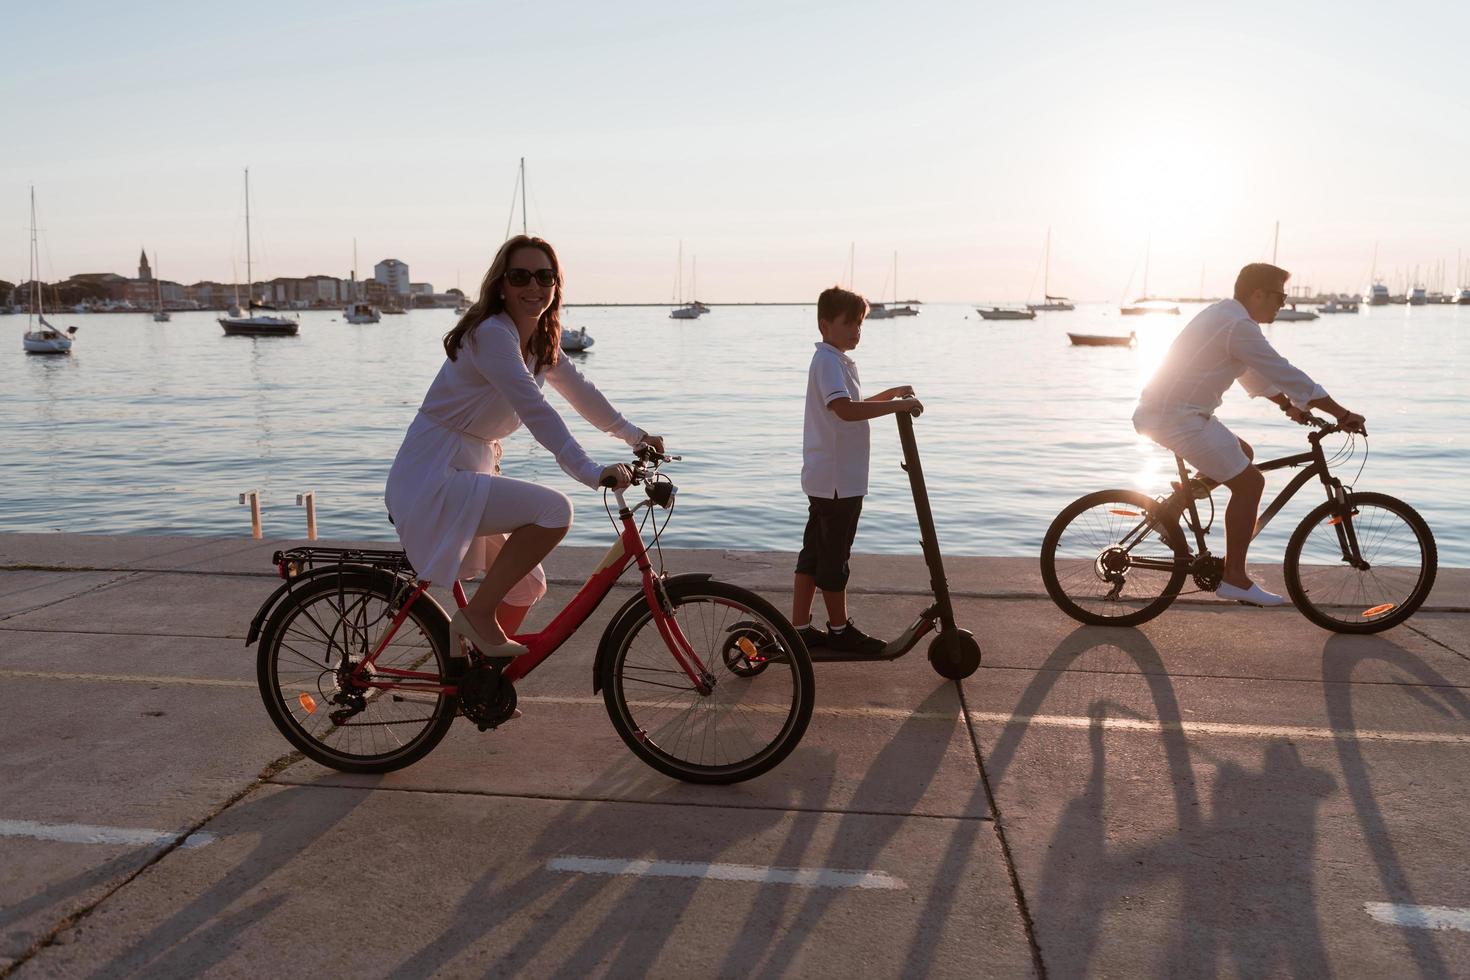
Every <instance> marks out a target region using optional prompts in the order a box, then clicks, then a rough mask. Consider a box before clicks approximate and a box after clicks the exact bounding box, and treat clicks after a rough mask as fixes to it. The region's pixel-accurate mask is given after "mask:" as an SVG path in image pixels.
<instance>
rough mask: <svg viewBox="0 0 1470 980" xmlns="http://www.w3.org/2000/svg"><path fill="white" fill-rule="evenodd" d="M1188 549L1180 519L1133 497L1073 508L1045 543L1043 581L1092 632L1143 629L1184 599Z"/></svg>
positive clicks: (1104, 496)
mask: <svg viewBox="0 0 1470 980" xmlns="http://www.w3.org/2000/svg"><path fill="white" fill-rule="evenodd" d="M1187 554H1188V549H1187V548H1186V547H1185V544H1184V535H1183V532H1181V531H1180V530H1179V524H1178V520H1177V518H1176V519H1174V520H1166V519H1165V517H1164V516H1163V515H1162V514H1161V513H1160V511H1159V506H1158V504H1156V503H1155V502H1154V501H1153V499H1152V498H1150V497H1146V496H1144V495H1143V494H1141V493H1137V492H1135V491H1133V490H1099V491H1097V492H1096V493H1090V494H1088V495H1087V496H1085V497H1080V498H1078V499H1077V500H1074V501H1072V503H1070V504H1068V505H1067V506H1066V507H1064V508H1063V509H1062V512H1061V513H1060V514H1058V515H1057V516H1056V519H1055V520H1054V521H1052V522H1051V527H1049V528H1048V529H1047V531H1046V537H1045V538H1044V539H1043V540H1042V543H1041V580H1042V581H1043V582H1044V583H1046V591H1047V594H1048V595H1050V596H1051V598H1052V601H1053V602H1055V603H1056V604H1057V607H1058V608H1059V609H1061V610H1062V612H1064V613H1066V614H1067V615H1068V616H1071V617H1072V618H1073V619H1075V620H1077V621H1078V622H1081V623H1087V624H1088V625H1089V626H1137V625H1138V624H1139V623H1144V622H1147V621H1148V620H1150V619H1153V618H1154V617H1155V616H1157V615H1158V614H1159V613H1161V612H1163V611H1164V610H1165V609H1167V608H1168V607H1169V604H1170V603H1171V602H1173V601H1174V599H1175V598H1176V597H1178V595H1179V589H1180V587H1181V586H1182V585H1183V584H1184V577H1185V575H1186V574H1187V572H1188V563H1187V561H1186V560H1181V559H1184V558H1186V556H1187Z"/></svg>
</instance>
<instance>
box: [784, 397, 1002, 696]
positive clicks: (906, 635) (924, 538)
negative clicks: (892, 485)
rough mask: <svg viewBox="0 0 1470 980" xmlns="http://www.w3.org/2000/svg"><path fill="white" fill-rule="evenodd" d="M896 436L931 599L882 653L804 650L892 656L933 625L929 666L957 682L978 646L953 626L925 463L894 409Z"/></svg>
mask: <svg viewBox="0 0 1470 980" xmlns="http://www.w3.org/2000/svg"><path fill="white" fill-rule="evenodd" d="M894 418H895V419H897V420H898V438H899V441H900V442H901V443H902V444H903V469H904V472H906V473H908V475H909V487H910V489H912V490H913V492H914V513H915V514H916V515H917V516H918V518H919V540H920V542H921V543H922V544H923V546H924V563H925V564H926V565H928V566H929V591H930V592H932V593H933V594H934V601H933V602H932V603H930V605H929V606H928V608H926V609H925V610H924V611H923V612H921V613H919V616H918V618H917V619H915V620H914V622H913V625H911V626H910V627H909V628H908V629H906V630H904V631H903V632H902V633H900V634H899V635H898V638H897V639H895V640H893V641H892V642H890V643H889V644H888V645H887V646H886V647H884V648H883V652H882V653H877V654H871V655H868V656H864V655H862V654H854V653H845V652H842V651H838V650H829V649H827V648H826V647H816V648H814V649H812V650H809V651H808V652H809V653H810V654H811V659H812V662H813V663H831V662H838V661H842V662H849V663H850V662H854V661H859V660H862V661H867V660H897V659H898V658H899V657H902V656H903V655H904V654H906V653H908V652H909V651H910V650H912V649H913V648H914V647H915V646H916V645H917V644H918V642H919V641H920V640H921V639H923V638H924V636H925V634H927V633H929V632H930V631H931V630H933V629H935V628H936V624H937V628H938V630H939V634H938V635H937V636H935V637H934V639H933V640H931V641H930V643H929V665H930V666H931V667H933V668H934V670H935V672H936V673H938V674H939V675H940V676H941V677H947V678H949V679H950V680H961V679H963V678H966V677H969V676H970V675H971V674H973V673H974V672H975V671H976V670H977V669H978V668H979V666H980V644H979V643H977V642H976V641H975V636H974V634H972V633H971V632H970V631H969V630H965V629H960V628H959V627H958V626H956V625H955V621H954V606H953V605H951V604H950V601H949V582H948V581H947V580H946V579H945V577H944V559H943V558H942V557H941V556H940V554H939V537H938V535H936V534H935V533H934V514H933V512H932V511H930V509H929V490H928V488H927V487H926V486H925V484H924V466H923V464H922V463H920V461H919V446H918V443H917V442H915V441H914V417H913V415H912V414H910V413H909V412H899V413H898V414H897V415H895V416H894Z"/></svg>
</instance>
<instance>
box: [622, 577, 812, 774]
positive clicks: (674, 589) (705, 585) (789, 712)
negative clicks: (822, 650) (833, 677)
mask: <svg viewBox="0 0 1470 980" xmlns="http://www.w3.org/2000/svg"><path fill="white" fill-rule="evenodd" d="M667 590H668V596H669V601H670V603H671V604H672V606H673V613H674V619H675V620H676V621H677V622H678V624H679V629H680V630H681V631H682V632H683V634H684V637H685V638H686V639H687V640H688V641H689V644H690V646H691V647H693V649H694V652H695V653H696V654H697V655H698V656H699V659H700V662H701V663H703V664H704V666H705V668H706V670H708V671H709V674H710V677H711V689H710V691H709V692H708V693H706V694H701V693H700V692H699V690H698V689H696V687H695V685H694V683H693V681H691V680H690V678H689V675H688V674H686V673H685V671H684V669H683V668H682V667H680V666H679V664H678V662H677V661H676V660H675V659H674V656H673V654H672V653H670V652H669V648H668V645H667V644H666V643H665V642H664V638H663V636H662V635H661V634H660V632H659V629H658V623H657V621H656V620H655V619H654V616H653V613H652V612H651V611H650V610H649V609H648V608H647V606H644V607H643V608H642V609H640V610H639V611H638V613H637V615H635V616H634V617H632V618H631V619H630V621H629V623H628V625H627V627H626V628H624V629H623V630H622V631H621V632H620V633H619V634H618V635H617V636H616V637H614V638H613V640H612V655H611V656H609V657H608V658H607V660H606V662H605V663H604V664H603V668H602V671H603V673H602V677H601V687H602V694H603V699H604V701H605V703H606V705H607V712H608V715H609V717H611V719H612V723H613V727H614V728H615V729H617V732H618V735H620V736H621V737H622V739H623V741H624V742H625V743H626V744H627V746H628V748H630V749H632V750H633V752H634V754H636V755H637V756H638V757H639V758H640V759H642V760H643V761H644V762H646V763H648V764H649V765H650V766H652V767H653V768H654V769H657V770H658V771H659V772H661V773H663V774H665V775H667V776H672V777H674V778H675V779H682V780H685V781H687V782H693V783H736V782H740V781H741V780H745V779H751V778H753V777H755V776H759V775H760V774H761V773H764V772H767V771H768V770H770V769H771V768H772V767H774V766H775V765H777V764H778V763H779V762H780V761H781V760H782V759H784V758H786V756H787V755H789V754H790V753H791V750H792V749H794V748H796V745H797V743H798V742H800V741H801V737H802V735H803V734H804V733H805V732H806V727H807V724H808V723H809V722H810V721H811V716H812V704H813V702H814V699H815V689H816V688H815V681H814V679H813V676H812V665H811V660H810V658H809V657H808V656H807V652H806V647H805V646H804V645H803V644H802V642H801V639H800V638H799V637H798V636H797V635H796V630H795V629H793V628H792V626H791V623H790V622H789V621H787V619H786V617H784V616H782V615H781V614H780V613H779V612H777V611H776V609H775V608H774V607H773V606H771V604H770V603H768V602H766V601H765V600H764V599H762V598H761V597H760V596H758V595H756V594H755V593H753V592H750V591H749V590H747V589H742V588H740V587H738V586H734V585H727V584H725V583H723V582H715V581H710V580H703V581H698V582H673V583H670V584H669V585H668V586H667ZM732 640H733V641H734V642H736V643H737V644H739V646H740V648H741V650H742V656H741V657H737V658H727V657H726V656H725V653H726V652H727V650H728V647H729V644H730V643H731V641H732Z"/></svg>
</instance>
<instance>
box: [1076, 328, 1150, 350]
mask: <svg viewBox="0 0 1470 980" xmlns="http://www.w3.org/2000/svg"><path fill="white" fill-rule="evenodd" d="M1067 337H1068V338H1069V339H1070V340H1071V341H1072V344H1073V346H1075V347H1132V346H1133V345H1134V344H1136V343H1138V334H1136V333H1134V332H1133V331H1132V330H1130V331H1128V336H1126V337H1119V336H1117V335H1116V334H1097V333H1072V332H1071V331H1068V332H1067Z"/></svg>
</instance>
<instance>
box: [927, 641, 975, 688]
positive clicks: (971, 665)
mask: <svg viewBox="0 0 1470 980" xmlns="http://www.w3.org/2000/svg"><path fill="white" fill-rule="evenodd" d="M929 666H931V667H933V668H934V672H935V673H937V674H938V675H939V676H940V677H947V678H949V679H950V680H952V681H960V680H964V679H965V678H966V677H969V676H970V675H971V674H973V673H975V671H976V670H978V669H979V667H980V644H979V643H977V642H976V641H975V636H974V634H973V633H971V632H970V631H969V630H962V629H954V630H946V631H944V632H942V633H940V634H939V635H938V636H936V637H935V638H934V639H933V641H932V642H930V644H929Z"/></svg>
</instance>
